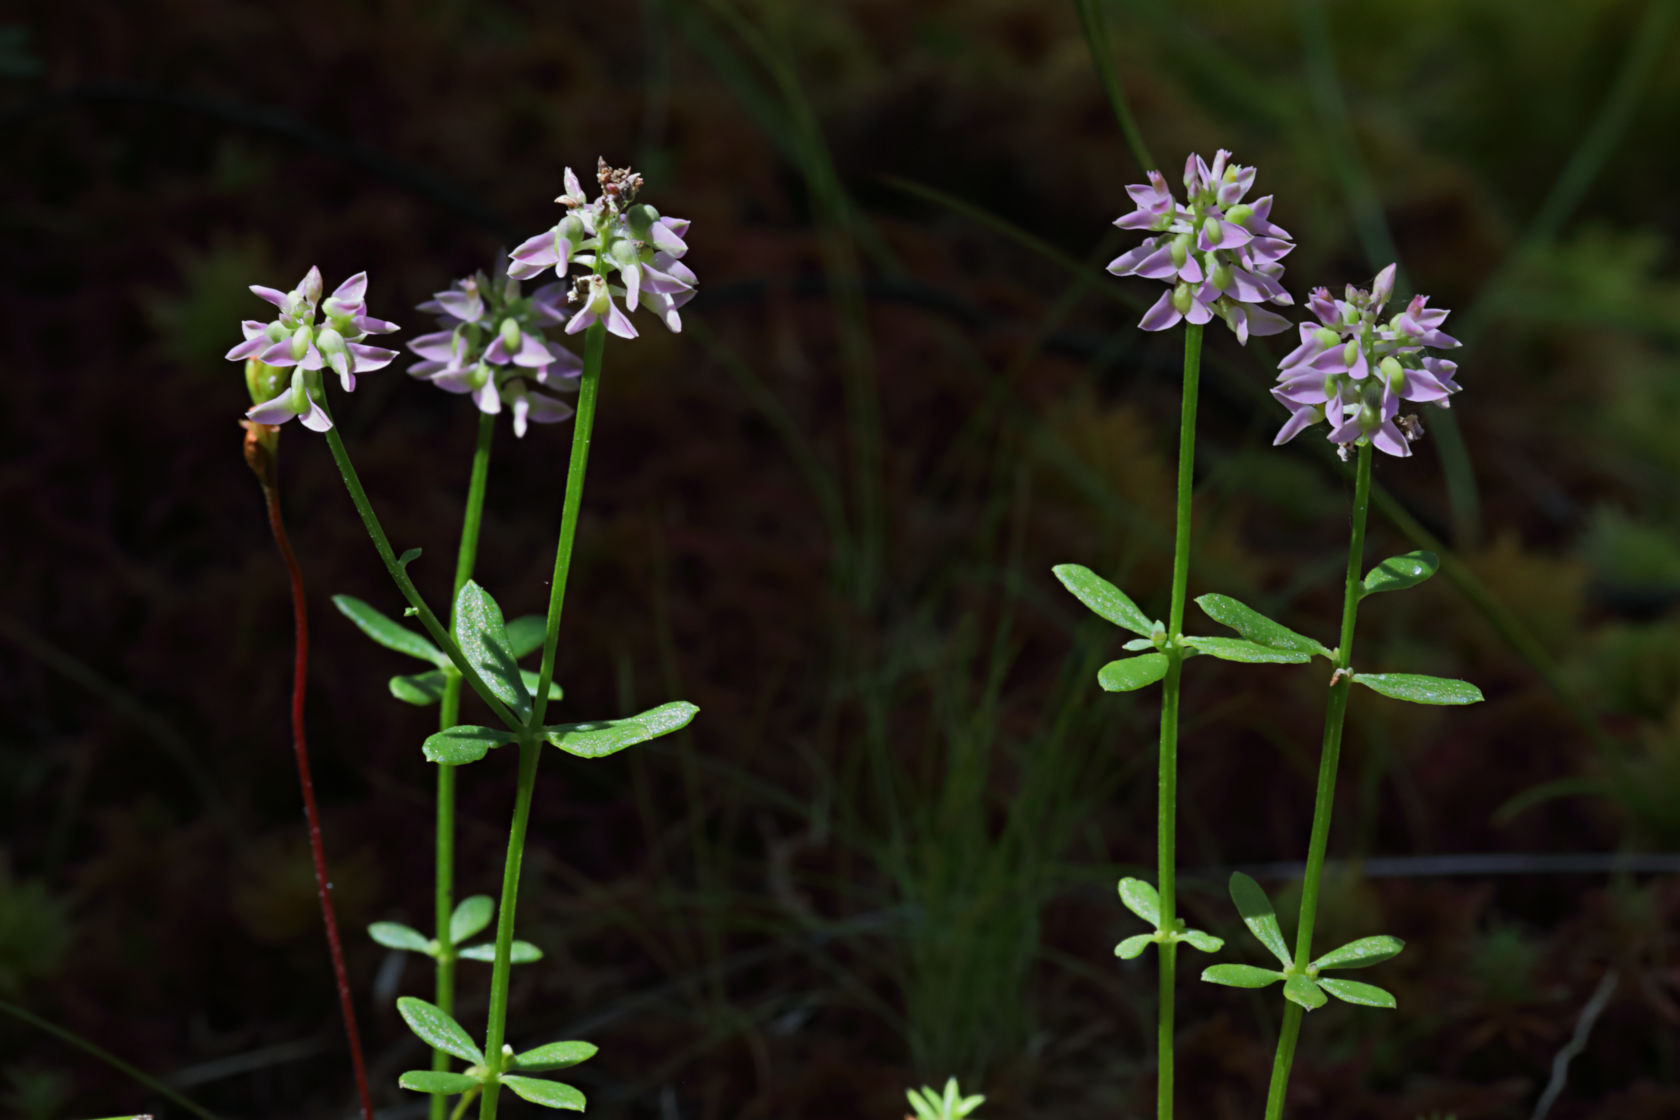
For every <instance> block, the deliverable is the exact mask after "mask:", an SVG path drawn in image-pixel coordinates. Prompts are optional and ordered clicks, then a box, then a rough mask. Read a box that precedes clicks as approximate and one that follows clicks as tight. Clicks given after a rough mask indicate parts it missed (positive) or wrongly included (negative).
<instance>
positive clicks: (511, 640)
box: [507, 614, 548, 687]
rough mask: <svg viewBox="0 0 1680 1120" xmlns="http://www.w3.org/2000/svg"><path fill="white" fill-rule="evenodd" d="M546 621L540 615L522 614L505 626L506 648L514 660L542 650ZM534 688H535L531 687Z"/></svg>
mask: <svg viewBox="0 0 1680 1120" xmlns="http://www.w3.org/2000/svg"><path fill="white" fill-rule="evenodd" d="M547 626H548V619H546V618H544V617H543V616H542V615H540V614H522V615H520V616H519V617H518V618H516V619H514V620H513V621H512V622H510V623H508V624H507V636H508V648H509V649H511V650H512V651H513V656H514V657H516V658H519V657H524V656H525V655H526V654H528V653H535V652H536V651H537V650H539V649H541V648H542V644H543V638H545V637H546V636H547V635H546V633H545V630H546V629H547ZM533 687H535V686H533Z"/></svg>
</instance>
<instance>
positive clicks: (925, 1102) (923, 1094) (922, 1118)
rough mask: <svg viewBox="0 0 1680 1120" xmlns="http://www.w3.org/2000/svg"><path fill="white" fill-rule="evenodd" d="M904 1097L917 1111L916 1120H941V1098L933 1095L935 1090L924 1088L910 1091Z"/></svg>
mask: <svg viewBox="0 0 1680 1120" xmlns="http://www.w3.org/2000/svg"><path fill="white" fill-rule="evenodd" d="M904 1095H905V1096H906V1097H908V1098H909V1099H910V1107H911V1108H913V1109H915V1111H916V1120H939V1098H938V1097H936V1096H934V1095H933V1090H931V1089H929V1088H927V1087H926V1086H923V1087H922V1088H921V1089H920V1090H916V1089H909V1090H907V1091H906V1092H905V1094H904Z"/></svg>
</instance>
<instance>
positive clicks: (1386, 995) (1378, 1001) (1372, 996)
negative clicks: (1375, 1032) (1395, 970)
mask: <svg viewBox="0 0 1680 1120" xmlns="http://www.w3.org/2000/svg"><path fill="white" fill-rule="evenodd" d="M1318 986H1319V987H1321V988H1323V989H1324V990H1325V991H1327V992H1329V993H1330V994H1331V995H1333V996H1335V997H1336V998H1337V999H1339V1000H1345V1001H1346V1002H1348V1003H1357V1004H1359V1005H1360V1006H1361V1007H1382V1008H1386V1009H1388V1010H1390V1011H1392V1010H1394V1009H1395V1008H1396V1007H1398V1006H1399V1004H1398V1003H1397V1002H1395V999H1394V996H1393V994H1392V993H1390V992H1387V991H1384V990H1383V989H1382V988H1379V987H1377V986H1376V985H1375V984H1361V983H1360V982H1359V981H1357V980H1338V979H1335V978H1334V977H1330V976H1320V977H1319V978H1318Z"/></svg>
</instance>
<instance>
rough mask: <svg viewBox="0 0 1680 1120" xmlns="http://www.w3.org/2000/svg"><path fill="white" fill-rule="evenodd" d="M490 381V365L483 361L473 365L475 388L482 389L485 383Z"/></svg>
mask: <svg viewBox="0 0 1680 1120" xmlns="http://www.w3.org/2000/svg"><path fill="white" fill-rule="evenodd" d="M489 381H490V367H489V366H487V365H485V364H484V363H483V362H482V361H481V362H479V363H478V364H477V365H475V366H474V367H473V371H472V387H473V388H474V389H482V388H484V386H485V385H487V384H488V383H489Z"/></svg>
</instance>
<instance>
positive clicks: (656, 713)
mask: <svg viewBox="0 0 1680 1120" xmlns="http://www.w3.org/2000/svg"><path fill="white" fill-rule="evenodd" d="M699 711H700V709H699V708H696V707H695V706H694V705H693V704H690V703H688V702H687V701H686V700H673V701H671V702H670V703H669V704H661V705H660V706H659V707H657V708H649V709H648V710H647V711H645V712H641V713H639V714H637V715H633V716H626V717H625V718H623V719H604V720H593V721H590V722H586V723H556V724H551V725H549V726H548V727H545V728H543V734H544V736H545V737H546V738H547V739H548V741H549V742H550V743H553V744H554V745H555V746H557V747H559V748H560V749H561V750H563V751H565V752H566V753H568V754H575V755H577V756H578V757H579V758H604V757H605V756H607V755H609V754H613V753H614V752H616V751H621V750H623V749H624V748H625V747H633V746H635V745H636V744H637V743H645V742H647V741H648V740H649V739H657V738H658V737H659V736H661V735H669V734H670V733H671V732H673V731H677V730H679V729H681V728H684V727H687V726H688V724H689V721H690V720H692V719H693V718H694V716H695V714H696V713H697V712H699ZM434 738H435V736H434ZM427 741H428V742H430V740H427Z"/></svg>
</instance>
